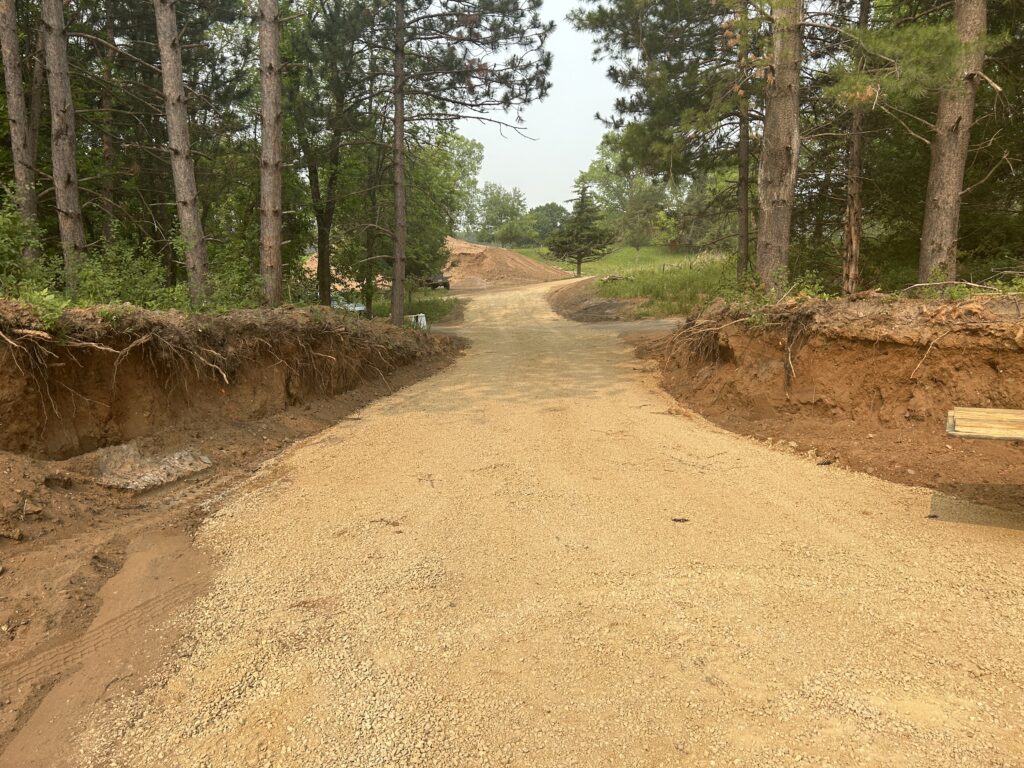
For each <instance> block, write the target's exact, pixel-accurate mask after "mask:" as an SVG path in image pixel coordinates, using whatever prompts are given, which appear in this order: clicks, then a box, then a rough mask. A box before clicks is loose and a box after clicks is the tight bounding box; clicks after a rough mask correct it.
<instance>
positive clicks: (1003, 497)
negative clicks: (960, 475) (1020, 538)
mask: <svg viewBox="0 0 1024 768" xmlns="http://www.w3.org/2000/svg"><path fill="white" fill-rule="evenodd" d="M929 517H933V518H935V519H938V520H943V521H945V522H947V523H967V524H969V525H988V526H993V527H996V528H1008V529H1011V530H1016V531H1024V485H1016V484H1014V485H1009V484H1008V485H993V484H987V483H986V484H978V485H957V486H953V487H940V488H939V489H938V490H937V491H936V492H935V493H934V494H933V495H932V504H931V514H930V515H929Z"/></svg>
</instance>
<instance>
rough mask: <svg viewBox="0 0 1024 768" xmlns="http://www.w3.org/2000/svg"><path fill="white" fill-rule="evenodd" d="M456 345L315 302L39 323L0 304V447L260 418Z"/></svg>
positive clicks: (76, 316) (43, 445) (105, 312)
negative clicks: (303, 306) (305, 306)
mask: <svg viewBox="0 0 1024 768" xmlns="http://www.w3.org/2000/svg"><path fill="white" fill-rule="evenodd" d="M454 344H455V342H453V341H452V340H451V339H449V338H446V337H437V336H431V335H428V334H425V333H419V332H416V331H411V330H405V329H396V328H392V327H391V326H389V325H385V324H383V323H378V322H370V321H364V320H360V319H358V318H355V317H353V316H352V315H348V314H345V313H341V312H335V311H331V310H326V309H322V308H316V309H296V308H281V309H275V310H249V311H240V312H231V313H227V314H223V315H211V316H194V315H184V314H182V313H179V312H154V311H148V310H143V309H138V308H136V307H131V306H128V305H122V306H113V307H99V308H95V309H74V310H69V311H67V312H65V313H64V314H63V315H62V316H61V317H60V318H59V319H58V320H56V322H54V323H51V324H48V325H46V326H45V327H44V324H43V323H42V322H41V321H40V320H39V319H38V318H36V317H34V316H32V315H31V313H27V312H26V309H25V307H24V306H22V305H19V304H17V303H14V302H0V371H3V372H4V375H3V376H0V450H7V451H12V452H15V453H29V454H32V455H35V456H40V457H46V458H67V457H69V456H74V455H77V454H80V453H84V452H86V451H92V450H95V449H96V448H101V447H104V446H109V445H116V444H119V443H124V442H127V441H128V440H131V439H134V438H138V437H142V436H146V435H151V434H154V433H156V432H159V431H160V430H162V429H166V428H168V427H172V426H174V427H186V426H189V425H203V426H209V425H210V424H211V423H212V422H219V421H224V420H232V421H240V420H241V421H244V420H247V419H253V418H262V417H264V416H267V415H270V414H273V413H277V412H279V411H282V410H284V409H285V408H286V407H287V406H289V405H295V404H298V403H304V402H308V401H310V400H314V399H317V398H322V397H326V396H330V395H334V394H338V393H340V392H344V391H346V390H348V389H351V388H352V387H354V386H356V385H357V384H359V383H360V382H362V381H364V380H365V379H368V378H377V377H380V376H383V375H385V374H387V373H389V372H391V371H393V370H395V369H397V368H399V367H400V366H403V365H405V364H408V363H411V362H413V361H416V360H422V359H426V358H430V357H432V356H436V355H442V356H443V355H445V354H448V353H450V352H451V351H452V350H453V346H454Z"/></svg>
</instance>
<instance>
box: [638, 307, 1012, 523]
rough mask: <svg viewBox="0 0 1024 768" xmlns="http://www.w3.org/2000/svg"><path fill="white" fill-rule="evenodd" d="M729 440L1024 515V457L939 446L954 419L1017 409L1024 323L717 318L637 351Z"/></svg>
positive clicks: (827, 311) (863, 314) (949, 443)
mask: <svg viewBox="0 0 1024 768" xmlns="http://www.w3.org/2000/svg"><path fill="white" fill-rule="evenodd" d="M640 353H641V354H642V355H647V356H652V357H655V358H657V360H658V361H659V363H660V366H661V372H662V380H663V385H664V387H665V388H666V389H667V390H668V391H669V392H670V393H671V394H672V395H673V396H675V397H676V398H677V399H679V400H680V401H681V402H682V403H684V404H685V405H687V406H689V407H691V408H693V409H694V410H695V411H697V412H699V413H700V414H702V415H703V416H705V417H707V418H708V419H709V420H711V421H712V422H715V423H717V424H720V425H721V426H724V427H726V428H728V429H731V430H733V431H737V432H742V433H744V434H749V435H753V436H756V437H759V438H763V439H769V440H772V441H775V442H777V444H778V445H780V446H781V447H782V448H784V449H786V450H794V451H801V452H813V454H812V455H814V456H816V457H818V458H819V460H820V461H821V462H822V463H826V462H827V463H829V464H831V463H838V464H842V465H845V466H847V467H850V468H853V469H857V470H861V471H865V472H868V473H871V474H875V475H879V476H882V477H885V478H887V479H889V480H894V481H897V482H901V483H904V484H908V485H920V486H925V487H930V488H935V489H938V490H942V491H944V492H946V493H948V494H950V495H954V496H957V497H960V498H967V499H970V500H973V501H978V502H981V503H985V504H989V505H993V506H998V507H1000V508H1002V509H1006V510H1012V511H1019V512H1021V513H1022V514H1024V474H1022V472H1024V444H1020V443H1012V442H998V441H986V440H975V441H970V440H961V439H957V438H952V437H949V436H947V435H946V429H945V418H946V413H947V411H948V410H949V409H951V408H952V407H954V406H973V407H990V408H1024V320H1022V319H1021V315H1020V313H1019V310H1018V307H1017V304H1016V302H1014V301H1012V300H1005V299H991V300H986V301H972V302H961V303H933V302H924V301H898V302H892V301H888V300H884V299H882V298H878V297H869V298H866V299H861V300H834V301H809V302H799V303H798V302H793V303H790V304H788V305H780V306H775V307H772V308H769V309H768V310H765V311H762V312H760V313H758V314H757V315H754V316H751V315H750V314H749V313H746V312H740V311H736V310H735V309H731V308H729V307H726V306H724V305H718V306H714V307H712V308H710V309H708V310H706V311H705V312H704V313H702V314H700V315H698V316H695V317H693V318H691V319H690V320H688V321H687V322H686V323H684V324H683V325H682V326H680V328H679V329H678V330H677V331H676V332H675V333H674V334H672V335H671V336H669V337H667V338H664V339H662V340H660V341H658V342H655V343H649V344H647V345H644V346H643V347H641V348H640Z"/></svg>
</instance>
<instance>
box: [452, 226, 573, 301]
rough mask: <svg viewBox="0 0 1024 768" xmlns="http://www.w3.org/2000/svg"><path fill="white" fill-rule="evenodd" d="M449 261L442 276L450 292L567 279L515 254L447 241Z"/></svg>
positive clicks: (453, 240) (498, 249) (561, 272)
mask: <svg viewBox="0 0 1024 768" xmlns="http://www.w3.org/2000/svg"><path fill="white" fill-rule="evenodd" d="M448 250H449V252H450V253H451V260H450V261H449V263H448V266H447V267H445V274H446V275H449V276H450V277H451V286H452V289H453V290H480V289H484V288H500V287H507V286H513V285H527V284H530V283H544V282H550V281H552V280H564V279H566V278H568V277H571V275H570V274H569V273H568V272H565V271H563V270H561V269H555V268H554V267H549V266H547V265H546V264H541V263H540V262H537V261H534V260H533V259H531V258H529V257H528V256H524V255H523V254H521V253H517V252H516V251H510V250H508V249H506V248H498V247H497V246H492V245H477V244H476V243H467V242H466V241H465V240H456V239H455V238H451V237H450V238H448Z"/></svg>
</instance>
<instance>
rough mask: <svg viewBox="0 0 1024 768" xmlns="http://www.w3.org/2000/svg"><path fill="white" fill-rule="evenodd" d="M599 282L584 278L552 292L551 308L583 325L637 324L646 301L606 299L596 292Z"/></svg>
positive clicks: (550, 296)
mask: <svg viewBox="0 0 1024 768" xmlns="http://www.w3.org/2000/svg"><path fill="white" fill-rule="evenodd" d="M597 285H598V284H597V278H593V277H585V278H582V279H579V280H573V281H572V282H571V283H569V284H568V285H565V286H562V287H559V288H556V289H555V290H553V291H551V293H550V294H549V296H548V301H549V302H550V303H551V308H552V309H553V310H555V312H557V313H558V314H560V315H561V316H562V317H564V318H566V319H568V320H575V321H577V322H580V323H601V322H611V321H617V320H638V319H640V318H641V317H642V313H641V312H640V309H641V308H642V307H643V306H644V305H645V304H646V303H647V301H646V300H645V299H614V298H605V297H604V296H601V295H599V294H598V292H597Z"/></svg>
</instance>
